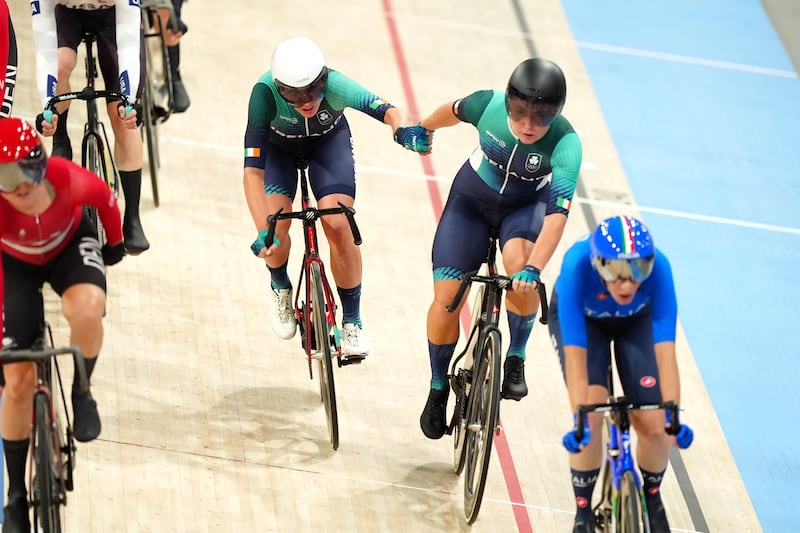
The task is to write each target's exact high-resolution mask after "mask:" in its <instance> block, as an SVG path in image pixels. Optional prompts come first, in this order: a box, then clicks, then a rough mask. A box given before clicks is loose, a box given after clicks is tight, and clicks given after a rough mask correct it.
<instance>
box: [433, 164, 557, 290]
mask: <svg viewBox="0 0 800 533" xmlns="http://www.w3.org/2000/svg"><path fill="white" fill-rule="evenodd" d="M549 194H550V186H549V185H547V186H545V187H543V188H542V189H541V190H539V191H536V192H535V193H534V194H530V195H526V196H508V195H503V194H499V193H498V192H496V191H494V190H492V189H491V188H490V187H489V186H488V185H486V183H484V181H483V180H482V179H481V178H480V176H478V174H477V173H476V172H475V171H474V170H473V169H472V167H471V166H470V164H469V161H467V162H466V163H464V165H463V166H462V167H461V169H460V170H459V171H458V173H457V174H456V177H455V179H454V180H453V185H452V186H451V187H450V195H449V196H448V198H447V204H446V205H445V207H444V211H443V212H442V218H441V219H440V220H439V226H438V227H437V228H436V235H435V236H434V238H433V251H432V254H431V255H432V260H433V269H434V271H436V270H438V269H443V270H446V271H447V272H449V273H450V274H448V278H449V277H452V278H453V279H459V277H460V274H462V273H464V272H471V271H473V270H477V269H478V267H480V265H481V264H482V263H483V262H484V261H485V260H486V252H487V249H488V238H489V232H490V230H491V228H497V229H498V230H499V242H500V249H501V250H502V248H503V246H505V244H506V242H508V241H509V240H510V239H514V238H523V239H527V240H529V241H531V242H536V239H538V238H539V233H540V232H541V231H542V224H543V223H544V215H545V211H546V210H547V204H546V202H547V198H548V195H549Z"/></svg>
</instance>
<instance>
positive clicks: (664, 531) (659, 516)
mask: <svg viewBox="0 0 800 533" xmlns="http://www.w3.org/2000/svg"><path fill="white" fill-rule="evenodd" d="M647 518H648V521H649V522H650V533H669V531H670V530H669V521H667V511H666V510H665V509H664V502H658V503H656V504H653V505H652V506H651V505H648V506H647Z"/></svg>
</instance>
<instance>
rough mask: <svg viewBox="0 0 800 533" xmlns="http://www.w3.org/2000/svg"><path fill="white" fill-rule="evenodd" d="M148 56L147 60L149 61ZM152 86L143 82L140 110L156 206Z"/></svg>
mask: <svg viewBox="0 0 800 533" xmlns="http://www.w3.org/2000/svg"><path fill="white" fill-rule="evenodd" d="M149 59H150V58H149V56H148V61H149ZM154 105H155V104H154V102H153V88H152V87H151V86H150V79H149V77H148V79H147V80H146V82H145V86H144V92H143V94H142V111H143V112H144V117H143V118H142V122H143V123H144V137H145V142H146V143H147V163H148V167H149V169H150V186H151V187H152V189H153V203H154V204H155V206H156V207H158V204H159V203H160V202H159V198H158V167H159V166H160V161H159V155H158V130H157V128H158V124H157V123H156V119H155V117H154V114H153V106H154Z"/></svg>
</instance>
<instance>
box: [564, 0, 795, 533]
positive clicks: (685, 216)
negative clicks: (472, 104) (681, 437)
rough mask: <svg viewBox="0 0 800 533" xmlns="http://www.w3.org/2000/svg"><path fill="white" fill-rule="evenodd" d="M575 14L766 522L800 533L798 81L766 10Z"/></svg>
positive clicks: (688, 4) (620, 6)
mask: <svg viewBox="0 0 800 533" xmlns="http://www.w3.org/2000/svg"><path fill="white" fill-rule="evenodd" d="M563 5H564V9H565V11H566V13H567V17H568V19H569V22H570V24H571V27H572V31H573V32H574V35H575V38H576V39H577V41H578V42H579V47H580V51H581V55H582V58H583V60H584V62H585V64H586V68H587V69H588V72H589V76H590V78H591V81H592V85H593V87H594V89H595V91H596V94H597V96H598V99H599V101H600V105H601V107H602V110H603V113H604V116H605V119H606V121H607V123H608V126H609V128H610V131H611V135H612V138H613V140H614V144H615V146H616V148H617V150H618V152H619V155H620V158H621V160H622V164H623V167H624V170H625V172H626V175H627V177H628V180H629V182H630V185H631V188H632V189H633V192H634V195H635V197H636V201H637V203H638V204H639V205H640V206H642V207H643V208H644V210H643V218H644V220H645V221H646V223H647V224H648V225H649V226H650V228H651V230H652V231H653V234H654V238H655V240H656V243H657V244H658V246H659V247H660V248H662V249H663V250H664V251H665V252H666V253H667V255H668V256H669V257H670V259H671V261H672V264H673V268H674V270H675V276H676V281H677V284H678V291H679V292H678V297H679V305H680V315H681V323H682V324H683V327H684V329H685V331H686V334H687V337H688V339H689V343H690V345H691V347H692V351H693V353H694V356H695V359H696V361H697V365H698V366H699V368H700V371H701V373H702V377H703V380H704V382H705V384H706V387H707V389H708V392H709V394H710V395H711V399H712V401H713V403H714V407H715V409H716V412H717V415H718V417H719V419H720V421H721V423H722V426H723V429H724V431H725V435H726V437H727V439H728V442H729V444H730V447H731V450H732V451H733V454H734V458H735V459H736V462H737V465H738V467H739V469H740V471H741V475H742V478H743V480H744V482H745V485H746V487H747V490H748V493H749V495H750V498H751V499H752V501H753V504H754V506H755V509H756V512H757V514H758V517H759V520H760V521H761V524H762V527H763V528H764V531H766V532H778V531H781V532H782V531H794V530H795V527H796V521H795V519H793V513H789V512H787V511H788V510H790V509H793V508H794V507H795V505H796V498H795V490H796V480H797V479H798V478H800V460H798V457H800V431H798V428H799V427H800V417H798V412H797V409H796V408H795V401H796V398H797V393H796V391H797V388H798V378H799V377H800V349H799V348H798V339H799V338H800V334H799V333H798V331H799V330H800V326H798V318H800V313H799V312H798V310H797V309H798V307H797V306H798V302H800V283H798V281H797V280H798V273H799V272H800V215H798V207H799V206H800V170H798V169H800V81H798V78H797V75H796V74H795V71H794V69H793V67H792V64H791V62H790V60H789V58H788V56H787V55H786V52H785V51H784V49H783V47H782V45H781V42H780V40H779V38H778V36H777V34H776V33H775V31H774V29H773V27H772V25H771V24H770V22H769V19H768V18H767V15H766V13H765V12H764V10H763V8H762V6H761V4H760V3H759V2H757V1H754V0H737V1H736V2H730V1H727V0H705V1H703V2H696V1H687V0H678V1H675V0H673V1H669V2H665V1H648V2H638V3H636V2H634V3H631V2H623V1H620V0H615V1H604V2H594V1H591V0H563ZM647 208H656V209H664V210H669V211H670V212H669V213H661V212H654V211H649V210H648V209H647ZM698 215H700V218H698V217H697V216H698ZM703 217H721V218H723V219H725V220H714V219H707V218H703ZM687 408H688V409H689V410H690V411H689V412H688V413H687V421H688V420H691V406H687ZM697 438H703V436H702V434H699V435H697ZM700 503H701V505H702V503H703V502H700ZM731 503H733V502H731Z"/></svg>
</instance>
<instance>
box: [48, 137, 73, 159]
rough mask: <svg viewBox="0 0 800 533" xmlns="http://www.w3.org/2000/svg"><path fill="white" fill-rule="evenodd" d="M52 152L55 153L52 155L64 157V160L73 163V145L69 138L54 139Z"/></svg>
mask: <svg viewBox="0 0 800 533" xmlns="http://www.w3.org/2000/svg"><path fill="white" fill-rule="evenodd" d="M52 152H53V153H52V154H50V155H55V156H58V157H63V158H64V159H69V160H70V161H72V144H71V143H70V141H69V137H67V138H66V139H53V151H52Z"/></svg>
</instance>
